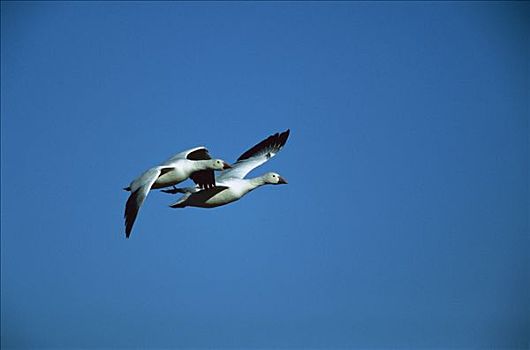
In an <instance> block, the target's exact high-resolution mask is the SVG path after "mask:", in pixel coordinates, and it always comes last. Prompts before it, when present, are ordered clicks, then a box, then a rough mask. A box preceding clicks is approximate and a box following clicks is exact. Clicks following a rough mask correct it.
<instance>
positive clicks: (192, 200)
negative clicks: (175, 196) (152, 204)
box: [164, 130, 289, 208]
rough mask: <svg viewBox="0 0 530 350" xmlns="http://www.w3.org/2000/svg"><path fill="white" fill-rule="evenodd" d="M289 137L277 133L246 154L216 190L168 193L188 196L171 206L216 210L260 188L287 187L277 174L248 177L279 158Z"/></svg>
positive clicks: (287, 134)
mask: <svg viewBox="0 0 530 350" xmlns="http://www.w3.org/2000/svg"><path fill="white" fill-rule="evenodd" d="M288 137H289V130H287V131H285V132H283V133H281V134H278V133H276V134H274V135H272V136H269V137H268V138H267V139H265V140H263V141H261V142H260V143H258V144H257V145H255V146H254V147H252V148H251V149H249V150H248V151H246V152H245V153H243V154H242V155H241V156H240V157H239V158H238V160H237V162H236V163H235V164H234V165H233V167H232V168H230V169H229V170H227V171H224V172H222V173H221V175H219V176H218V177H217V179H216V187H213V188H207V189H201V188H199V187H197V186H196V187H190V188H184V189H175V190H164V192H167V193H184V196H182V197H181V198H180V199H179V200H178V201H177V202H176V203H174V204H172V205H170V207H172V208H184V207H200V208H214V207H218V206H221V205H225V204H228V203H232V202H235V201H237V200H239V199H240V198H242V197H243V196H245V195H246V194H247V193H249V192H250V191H252V190H254V189H256V188H258V187H260V186H263V185H266V184H272V185H279V184H286V183H287V181H285V179H284V178H282V177H281V176H280V175H279V174H277V173H266V174H264V175H262V176H258V177H255V178H252V179H245V178H244V177H245V176H246V175H247V174H248V173H249V172H250V171H251V170H253V169H254V168H256V167H258V166H260V165H261V164H263V163H265V162H266V161H267V160H269V159H270V158H272V157H273V156H274V155H276V153H278V151H280V149H281V148H282V147H283V146H284V145H285V143H286V142H287V138H288Z"/></svg>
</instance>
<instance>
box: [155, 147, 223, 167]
mask: <svg viewBox="0 0 530 350" xmlns="http://www.w3.org/2000/svg"><path fill="white" fill-rule="evenodd" d="M179 159H189V160H206V159H212V157H210V154H209V153H208V149H206V147H204V146H199V147H195V148H190V149H188V150H186V151H182V152H180V153H177V154H175V155H174V156H172V157H171V158H169V159H168V160H166V161H165V162H163V163H162V164H161V165H171V163H173V162H174V161H176V160H179Z"/></svg>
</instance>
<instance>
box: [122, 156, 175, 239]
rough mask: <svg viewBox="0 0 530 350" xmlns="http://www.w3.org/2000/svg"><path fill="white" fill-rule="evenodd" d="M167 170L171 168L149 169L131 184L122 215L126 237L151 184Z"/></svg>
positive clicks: (129, 233)
mask: <svg viewBox="0 0 530 350" xmlns="http://www.w3.org/2000/svg"><path fill="white" fill-rule="evenodd" d="M168 170H171V169H170V168H161V167H156V168H152V169H149V170H147V171H146V172H145V173H143V174H142V175H140V177H138V179H136V180H134V181H133V183H132V184H131V186H130V190H131V195H130V196H129V199H127V203H126V204H125V214H124V215H123V216H124V218H125V236H126V237H127V238H129V236H130V235H131V231H132V227H133V225H134V222H135V221H136V217H137V216H138V211H139V210H140V207H141V206H142V204H143V203H144V201H145V198H146V197H147V194H148V193H149V190H150V189H151V186H153V184H154V183H155V181H156V179H158V177H159V176H160V174H162V173H164V172H165V171H168Z"/></svg>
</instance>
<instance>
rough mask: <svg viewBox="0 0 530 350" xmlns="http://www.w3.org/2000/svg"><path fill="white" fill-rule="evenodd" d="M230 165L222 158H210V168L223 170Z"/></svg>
mask: <svg viewBox="0 0 530 350" xmlns="http://www.w3.org/2000/svg"><path fill="white" fill-rule="evenodd" d="M231 167H232V166H231V165H230V164H228V163H227V162H225V161H224V160H222V159H212V160H211V169H212V170H225V169H230V168H231Z"/></svg>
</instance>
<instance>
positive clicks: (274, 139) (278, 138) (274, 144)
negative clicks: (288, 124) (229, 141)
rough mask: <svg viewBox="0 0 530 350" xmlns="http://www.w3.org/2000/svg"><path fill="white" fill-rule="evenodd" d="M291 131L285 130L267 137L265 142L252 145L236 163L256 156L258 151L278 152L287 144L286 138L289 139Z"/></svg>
mask: <svg viewBox="0 0 530 350" xmlns="http://www.w3.org/2000/svg"><path fill="white" fill-rule="evenodd" d="M290 132H291V130H290V129H287V130H285V131H284V132H282V133H278V132H277V133H275V134H273V135H271V136H269V137H267V138H266V139H265V140H263V141H261V142H259V143H258V144H256V145H254V146H253V147H251V148H250V149H248V150H247V151H246V152H245V153H243V154H242V155H241V156H239V158H238V159H237V161H240V160H244V159H247V158H250V157H252V156H253V155H255V154H257V153H258V152H260V151H263V150H264V149H268V148H271V149H273V150H274V151H276V152H277V151H279V150H280V149H281V148H282V147H283V146H284V145H285V143H286V142H287V138H288V137H289V134H290Z"/></svg>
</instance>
